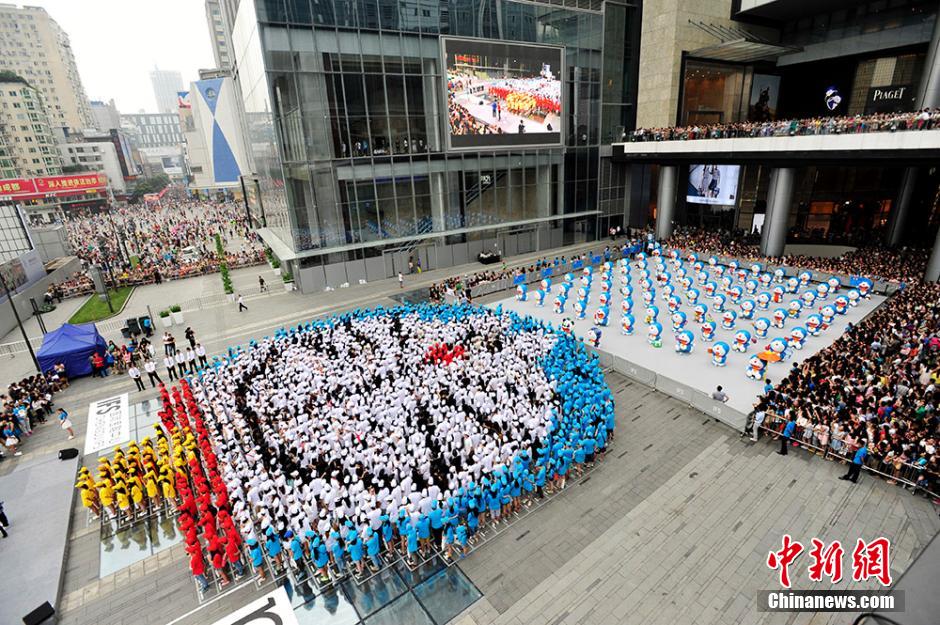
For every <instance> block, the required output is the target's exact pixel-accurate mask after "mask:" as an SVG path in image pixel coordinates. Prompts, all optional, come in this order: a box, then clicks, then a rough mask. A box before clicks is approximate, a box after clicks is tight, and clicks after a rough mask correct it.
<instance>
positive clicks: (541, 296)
mask: <svg viewBox="0 0 940 625" xmlns="http://www.w3.org/2000/svg"><path fill="white" fill-rule="evenodd" d="M535 305H536V306H539V307H541V306H544V305H545V289H539V290H538V291H536V292H535Z"/></svg>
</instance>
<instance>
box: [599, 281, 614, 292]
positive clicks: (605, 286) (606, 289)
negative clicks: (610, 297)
mask: <svg viewBox="0 0 940 625" xmlns="http://www.w3.org/2000/svg"><path fill="white" fill-rule="evenodd" d="M611 286H612V285H611V283H610V280H602V281H601V293H610V288H611Z"/></svg>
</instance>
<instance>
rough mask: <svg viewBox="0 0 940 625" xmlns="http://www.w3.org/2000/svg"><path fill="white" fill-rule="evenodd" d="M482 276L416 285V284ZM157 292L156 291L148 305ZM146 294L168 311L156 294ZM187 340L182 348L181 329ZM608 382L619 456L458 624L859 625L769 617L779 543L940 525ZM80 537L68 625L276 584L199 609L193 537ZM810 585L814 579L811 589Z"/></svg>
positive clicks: (811, 462)
mask: <svg viewBox="0 0 940 625" xmlns="http://www.w3.org/2000/svg"><path fill="white" fill-rule="evenodd" d="M603 245H604V243H603V242H598V243H595V244H594V245H591V246H580V248H579V249H592V248H593V249H597V247H598V246H600V247H601V248H602V247H603ZM558 253H559V254H561V253H564V252H562V251H558ZM568 253H570V252H568ZM552 255H555V252H554V251H553V252H552ZM537 257H538V255H531V256H529V257H521V258H517V259H511V261H515V262H517V263H519V262H525V263H528V262H530V260H534V259H535V258H537ZM510 264H511V265H512V264H513V263H512V262H511V263H510ZM482 268H483V267H481V266H479V265H471V266H466V267H460V268H454V269H451V270H441V271H439V272H426V273H424V274H421V275H420V276H409V277H407V278H406V286H405V290H408V289H414V288H418V287H422V286H426V285H427V284H430V283H431V282H434V281H436V280H439V279H440V278H441V277H442V276H443V275H454V274H458V273H460V274H463V273H468V272H469V271H472V270H479V269H482ZM261 269H262V270H265V268H264V267H262V268H261ZM267 275H270V272H268V274H267ZM205 278H209V279H211V278H215V281H218V282H219V292H221V282H220V281H219V279H218V276H217V275H216V276H207V277H205ZM272 278H273V276H272ZM266 279H267V277H266ZM191 280H192V282H193V283H192V285H190V284H186V283H189V282H190V281H178V282H174V283H170V285H173V286H176V287H177V288H180V289H187V290H189V292H193V293H195V292H198V290H199V289H201V288H207V289H208V288H211V285H210V284H208V283H206V284H198V285H197V284H196V283H195V281H203V280H204V278H196V279H191ZM250 282H254V284H255V289H257V269H254V270H252V269H249V270H241V271H240V273H239V276H238V278H237V279H236V285H237V288H242V287H241V286H238V285H239V284H240V283H242V284H246V288H247V284H248V283H250ZM162 286H163V285H161V286H160V287H153V288H155V289H156V288H162ZM275 286H278V285H276V284H275ZM398 292H400V290H399V288H398V285H397V281H395V280H386V281H382V282H380V283H374V284H370V285H367V286H364V287H360V286H358V285H357V286H354V287H350V288H349V289H341V290H337V291H333V292H329V293H321V294H316V295H310V296H300V295H298V294H286V293H284V292H283V291H280V292H278V291H273V293H272V294H269V295H254V296H251V297H250V298H249V299H248V301H247V303H248V306H249V311H248V312H245V313H241V314H239V313H237V312H236V311H235V309H234V306H233V305H231V304H227V303H226V304H225V305H222V306H214V307H208V308H207V309H205V310H195V311H187V312H186V320H187V324H190V325H192V327H193V328H194V330H195V331H196V333H197V336H198V337H199V338H200V340H202V341H203V343H204V344H205V345H206V346H207V349H208V350H209V352H210V353H215V352H219V351H222V350H224V348H225V347H226V346H227V345H229V344H235V343H244V342H246V341H247V340H249V339H250V338H258V337H261V336H264V335H265V334H270V333H271V332H272V331H273V330H274V329H275V328H277V327H280V326H282V325H284V324H285V323H292V322H296V321H300V320H302V319H307V318H310V317H312V316H316V315H322V314H329V313H332V312H338V311H343V310H348V309H352V308H356V307H359V306H363V305H377V304H383V305H392V304H394V303H395V302H394V301H393V300H392V299H390V298H389V296H391V295H394V294H396V293H398ZM143 293H146V291H145V290H144V289H140V290H139V292H138V293H136V294H135V296H134V297H137V296H138V295H141V294H143ZM498 297H499V296H498V295H496V296H494V297H493V299H496V298H498ZM141 299H142V300H144V299H146V300H149V301H160V300H152V299H151V298H150V296H149V295H147V296H146V297H142V298H141ZM179 299H183V298H182V296H179V297H177V298H176V299H175V300H174V301H178V300H179ZM137 305H142V303H139V304H137ZM164 305H165V304H164ZM181 330H182V329H181ZM176 334H177V338H178V339H182V332H181V331H180V332H177V333H176ZM106 338H107V337H106ZM27 361H28V359H27ZM8 369H10V370H15V368H14V367H11V366H10V363H9V362H6V361H4V362H3V364H2V368H0V371H2V374H3V376H4V377H3V378H2V379H10V378H9V377H8ZM608 381H609V384H610V385H611V388H612V389H613V391H614V393H615V398H616V401H617V433H616V439H615V442H614V447H613V449H612V451H611V453H610V454H608V457H607V459H606V460H605V461H604V462H603V463H601V464H600V465H599V467H598V468H597V469H596V470H595V471H594V472H592V473H591V475H590V476H589V477H588V478H585V479H584V480H583V483H581V482H576V483H574V484H572V485H571V486H570V487H569V489H568V490H566V491H565V492H564V493H563V495H562V496H560V497H558V498H557V499H556V500H555V501H553V502H552V503H551V504H550V505H548V506H546V507H544V508H542V509H540V510H539V511H538V512H537V513H535V514H533V515H531V516H529V517H527V518H526V519H524V520H522V521H520V522H519V523H517V524H516V525H514V526H512V527H511V528H509V529H508V530H507V531H506V532H504V533H502V534H501V535H500V536H499V537H498V538H496V539H495V540H494V541H493V542H492V543H490V544H488V545H486V546H484V547H483V548H482V549H480V550H478V551H477V552H475V553H474V554H473V555H472V556H471V557H470V558H468V559H467V560H465V561H463V562H462V563H461V564H460V566H461V568H462V569H463V570H464V572H465V573H467V575H468V576H469V577H470V578H471V580H472V581H473V582H474V583H475V584H476V585H477V587H478V588H479V589H480V590H481V591H482V592H483V594H484V596H483V598H482V599H481V600H480V601H478V602H477V603H476V604H474V605H473V606H471V607H470V608H469V609H468V610H467V611H466V612H465V613H464V614H462V615H461V616H460V617H458V618H457V619H456V620H455V623H457V624H459V625H483V624H488V623H505V624H512V625H516V624H520V625H521V624H525V623H545V624H548V625H560V624H562V623H577V622H584V623H633V622H643V623H648V622H653V621H655V622H659V621H662V622H664V623H665V622H669V623H735V622H743V623H758V622H760V623H808V622H812V623H833V624H835V623H845V622H850V621H851V618H849V617H848V615H817V616H815V617H813V615H806V614H800V615H794V614H773V615H769V614H761V613H758V612H756V609H755V601H756V592H757V590H760V589H770V588H774V586H775V584H776V578H775V573H774V572H772V571H770V570H769V569H768V568H767V567H766V564H765V563H764V561H765V559H766V555H767V552H768V551H769V550H771V549H779V547H780V540H781V536H782V534H783V533H786V532H789V533H790V534H791V535H793V536H794V538H797V539H799V540H802V541H803V542H804V543H808V542H809V540H810V538H812V537H813V536H819V537H820V538H823V539H825V540H827V541H828V540H833V539H837V538H838V539H840V540H842V541H843V543H844V544H845V543H848V544H854V541H855V539H856V538H858V537H860V536H861V537H864V538H866V539H869V540H870V539H872V538H875V537H876V536H879V535H885V536H887V537H889V538H891V539H892V546H893V551H892V557H893V560H892V571H893V573H894V574H895V576H897V575H899V574H900V572H901V571H903V570H904V569H905V568H906V567H907V566H908V564H909V563H910V562H911V560H912V559H913V558H914V557H915V556H916V554H917V553H919V552H920V550H921V549H922V548H923V547H924V546H925V545H926V544H927V542H928V541H929V540H930V538H931V537H932V536H934V535H935V534H936V533H937V532H938V530H940V520H938V518H937V513H936V510H935V507H934V506H933V505H932V504H931V503H930V502H929V501H927V500H925V499H922V498H920V497H913V496H912V495H910V493H908V492H907V491H904V490H902V489H900V488H898V487H896V486H888V485H886V484H885V483H883V482H882V481H880V480H877V479H875V478H872V477H870V476H868V475H864V476H863V479H862V481H861V483H860V484H859V485H857V486H852V485H850V484H847V483H845V482H840V481H838V480H836V477H837V476H838V475H839V474H840V473H841V472H843V471H844V469H845V468H844V467H843V466H841V465H836V464H834V463H831V462H825V461H823V460H820V459H818V458H816V457H811V456H808V455H806V454H803V453H801V452H795V453H793V454H791V455H790V456H788V457H787V458H780V457H779V456H777V455H775V454H773V453H772V451H773V448H772V446H771V445H770V444H768V443H766V442H761V443H758V444H756V445H754V444H751V443H749V442H742V441H741V440H740V439H739V437H738V435H737V434H736V433H734V432H732V431H730V430H729V429H727V428H726V427H725V426H723V425H720V424H717V423H715V422H714V421H712V420H709V419H707V418H706V417H704V416H703V415H702V414H701V413H698V412H697V411H694V410H691V409H689V408H688V407H687V406H685V405H683V404H682V403H680V402H678V401H676V400H673V399H670V398H667V397H665V396H663V395H662V394H660V393H658V392H656V391H654V390H651V389H648V388H646V387H643V386H641V385H639V384H637V383H634V382H630V381H628V380H626V379H625V378H623V377H621V376H619V375H617V374H609V376H608ZM132 389H133V386H132V385H131V384H130V381H129V380H128V379H127V378H126V376H120V377H113V376H112V377H111V378H108V379H105V380H103V381H101V380H91V379H83V380H78V381H77V382H76V383H75V384H74V385H73V386H72V388H71V389H69V390H68V391H67V392H66V393H63V394H62V395H61V396H60V397H57V404H58V405H60V406H62V407H65V408H66V410H68V411H69V412H70V413H71V414H72V416H73V421H74V422H75V425H76V433H77V434H78V436H77V438H76V440H75V441H68V442H67V441H65V436H64V434H63V433H62V431H61V430H60V429H58V428H56V427H54V426H52V425H46V426H42V427H41V428H40V429H38V430H37V432H36V434H35V435H34V436H33V437H32V438H31V439H29V441H28V442H27V443H26V445H25V446H24V455H23V456H22V457H21V458H16V459H8V460H6V461H4V462H2V463H0V475H3V474H6V473H7V472H9V471H10V470H12V469H13V468H14V467H15V466H16V465H17V464H18V463H19V462H25V461H27V460H30V459H35V458H41V457H43V456H46V455H49V454H54V453H55V452H56V451H57V450H58V449H60V448H62V447H64V446H66V443H68V444H69V445H72V444H74V446H75V447H78V448H81V447H82V446H83V438H84V433H85V427H86V419H85V413H86V411H87V405H88V403H89V402H90V401H93V400H95V399H97V398H100V397H107V396H110V395H114V394H117V393H121V392H131V397H132V401H140V400H142V399H145V398H150V397H153V396H155V393H154V392H153V391H151V390H150V389H149V388H148V390H147V391H146V392H143V393H134V392H133V391H132ZM0 499H2V494H0ZM7 513H8V514H9V515H11V521H13V522H14V523H15V524H17V525H18V527H16V528H15V531H24V528H23V524H22V523H17V521H19V520H20V519H17V518H16V516H15V515H16V511H15V510H7ZM11 529H12V528H11ZM25 531H28V530H25ZM69 531H70V533H69V542H68V550H67V556H66V570H65V575H64V580H63V586H62V589H61V593H60V597H61V600H60V605H59V606H58V609H59V620H58V622H59V623H61V624H63V625H72V624H92V623H94V624H99V623H100V624H101V625H108V624H119V623H134V624H140V625H147V624H150V623H154V624H161V625H163V624H166V623H169V622H171V621H175V622H178V623H182V624H189V623H192V624H197V623H199V624H203V623H212V622H213V621H214V620H216V619H218V618H221V617H222V616H224V615H225V614H228V613H230V612H232V611H234V610H236V609H238V608H239V607H241V606H242V605H244V604H246V603H248V602H249V601H250V600H252V599H253V598H256V597H257V596H260V594H262V593H263V592H267V591H268V590H270V587H265V588H264V589H263V590H262V591H258V590H256V589H255V586H254V584H251V583H249V584H247V585H244V586H238V587H236V588H234V589H232V590H230V591H229V592H228V594H225V595H224V596H223V597H222V598H221V599H219V600H217V601H215V602H213V603H211V604H208V605H206V606H204V607H202V608H201V609H199V605H198V601H197V597H196V593H195V589H194V585H193V582H192V579H191V577H190V575H189V572H188V567H187V559H186V557H185V552H184V550H183V547H182V545H176V546H174V547H171V548H169V549H166V550H165V551H162V552H160V553H158V554H156V555H154V556H151V557H149V558H146V559H144V560H142V561H141V562H138V563H137V564H134V565H132V566H130V567H128V568H126V569H123V570H119V571H117V572H116V573H114V574H113V575H108V576H105V577H104V578H101V577H99V566H100V539H99V530H98V526H97V525H95V524H92V525H90V526H89V525H87V515H86V513H85V511H84V510H83V509H82V508H81V505H80V503H79V501H78V499H77V498H75V499H74V500H73V512H72V520H71V527H70V530H69ZM2 554H3V551H2V543H0V557H2ZM804 557H805V556H804ZM802 567H805V562H804V563H803V564H802ZM805 582H806V577H805V569H804V570H801V572H800V573H799V574H798V575H797V587H798V588H800V587H804V586H805ZM801 583H802V584H803V585H801ZM841 587H849V588H852V587H854V584H842V585H840V588H841ZM193 610H197V611H195V612H193ZM176 619H180V620H178V621H177V620H176ZM0 621H3V622H15V620H13V619H8V618H0Z"/></svg>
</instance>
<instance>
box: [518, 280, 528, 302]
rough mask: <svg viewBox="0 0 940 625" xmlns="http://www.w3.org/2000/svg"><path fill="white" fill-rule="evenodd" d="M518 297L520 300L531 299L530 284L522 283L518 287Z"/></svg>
mask: <svg viewBox="0 0 940 625" xmlns="http://www.w3.org/2000/svg"><path fill="white" fill-rule="evenodd" d="M516 299H517V300H519V301H520V302H524V301H526V300H527V299H529V285H527V284H520V285H519V286H517V287H516Z"/></svg>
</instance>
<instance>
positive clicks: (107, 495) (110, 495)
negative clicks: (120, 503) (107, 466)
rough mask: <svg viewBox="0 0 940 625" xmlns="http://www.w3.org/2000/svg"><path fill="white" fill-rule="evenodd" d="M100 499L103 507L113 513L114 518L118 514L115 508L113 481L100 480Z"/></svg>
mask: <svg viewBox="0 0 940 625" xmlns="http://www.w3.org/2000/svg"><path fill="white" fill-rule="evenodd" d="M98 500H99V501H100V502H101V505H102V507H104V508H105V509H106V510H107V511H108V512H110V513H111V517H112V518H113V517H116V516H117V510H115V509H114V489H113V487H112V486H111V482H109V481H105V480H102V481H100V482H98Z"/></svg>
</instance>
